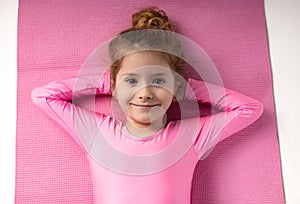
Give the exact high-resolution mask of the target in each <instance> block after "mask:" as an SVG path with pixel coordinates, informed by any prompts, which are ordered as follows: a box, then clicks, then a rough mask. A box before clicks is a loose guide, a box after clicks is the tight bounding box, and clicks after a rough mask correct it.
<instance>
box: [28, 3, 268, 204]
mask: <svg viewBox="0 0 300 204" xmlns="http://www.w3.org/2000/svg"><path fill="white" fill-rule="evenodd" d="M166 51H169V52H166ZM108 52H109V57H110V60H111V66H110V70H109V71H107V72H105V73H103V74H102V75H101V76H100V77H99V76H97V75H91V76H84V77H77V78H71V79H66V80H62V81H55V82H51V83H49V84H47V85H45V86H42V87H38V88H36V89H34V90H33V91H32V94H31V96H32V100H33V102H34V103H35V104H36V105H37V106H38V107H39V108H40V109H41V110H42V111H44V112H45V113H46V114H47V115H48V116H50V117H51V118H52V119H54V120H55V121H56V122H57V123H59V124H60V125H61V126H62V127H64V128H65V129H66V130H67V131H68V132H69V133H70V134H71V135H72V137H73V138H74V139H75V140H76V141H77V143H78V144H79V145H81V146H82V147H83V148H84V149H85V150H86V151H87V153H88V160H89V163H90V168H91V171H92V179H93V186H94V202H95V203H99V204H100V203H105V204H127V203H132V202H135V203H143V204H188V203H190V191H191V183H192V177H193V172H194V169H195V166H196V164H197V162H198V161H199V159H203V158H205V157H206V156H207V155H208V153H209V152H210V151H211V150H212V148H213V147H214V146H215V144H216V143H217V142H219V141H221V140H223V139H225V138H227V137H228V136H230V135H232V134H234V133H236V132H238V131H240V130H242V129H243V128H245V127H247V126H249V125H250V124H251V123H253V122H254V121H256V120H257V119H258V118H259V117H260V116H261V114H262V112H263V106H262V104H261V103H260V102H259V101H257V100H255V99H253V98H250V97H247V96H245V95H243V94H241V93H238V92H236V91H233V90H229V89H227V88H224V87H221V86H218V85H214V84H209V83H205V82H203V81H198V80H195V79H191V78H189V79H188V80H187V83H186V81H185V80H184V70H183V68H184V65H185V63H184V60H183V57H184V55H183V53H182V50H181V44H180V42H179V40H178V39H177V38H176V37H175V36H174V29H173V27H172V25H171V22H170V21H169V20H168V17H167V16H166V15H165V13H164V12H162V11H158V10H157V9H153V8H147V9H143V10H141V11H140V12H138V13H135V14H134V15H133V20H132V27H131V28H129V29H127V30H124V31H123V32H121V33H120V34H119V35H118V36H117V37H116V38H114V39H113V40H111V41H110V43H109V47H108ZM75 87H76V88H75ZM207 90H208V91H207ZM92 94H97V95H100V94H102V95H104V94H105V95H112V97H113V99H114V100H115V101H117V103H118V104H119V106H120V108H121V110H122V111H123V112H124V114H125V117H126V122H124V123H123V122H122V121H120V120H117V119H116V118H114V117H112V116H111V115H108V114H101V113H97V112H93V111H90V110H87V109H84V108H82V107H79V106H76V105H74V104H72V99H76V98H79V97H82V96H85V95H92ZM186 100H189V101H193V100H196V101H197V103H198V102H199V103H204V104H209V105H211V106H212V107H213V108H216V109H218V110H219V112H217V113H215V114H212V115H208V116H201V117H200V115H199V114H198V117H190V118H182V119H181V120H177V121H169V122H166V121H167V120H166V112H167V110H168V109H169V107H170V106H171V105H172V104H173V103H177V104H178V103H179V104H180V102H181V101H186ZM195 111H196V112H197V111H198V108H197V110H195ZM181 113H184V111H182V110H181ZM196 115H197V114H196Z"/></svg>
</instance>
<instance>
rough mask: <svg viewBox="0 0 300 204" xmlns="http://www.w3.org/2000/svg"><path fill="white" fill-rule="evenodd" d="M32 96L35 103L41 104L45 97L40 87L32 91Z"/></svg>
mask: <svg viewBox="0 0 300 204" xmlns="http://www.w3.org/2000/svg"><path fill="white" fill-rule="evenodd" d="M30 98H31V101H32V102H33V103H34V104H35V105H37V106H39V104H40V103H41V102H42V99H43V97H42V96H41V91H40V88H35V89H33V90H32V91H31V94H30Z"/></svg>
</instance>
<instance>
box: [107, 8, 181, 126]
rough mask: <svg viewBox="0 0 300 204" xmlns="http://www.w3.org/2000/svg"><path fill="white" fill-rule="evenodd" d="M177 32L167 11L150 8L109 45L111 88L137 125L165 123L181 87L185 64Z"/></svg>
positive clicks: (134, 17)
mask: <svg viewBox="0 0 300 204" xmlns="http://www.w3.org/2000/svg"><path fill="white" fill-rule="evenodd" d="M173 31H174V29H173V26H172V24H171V22H170V21H169V20H168V17H167V16H166V15H165V13H164V12H163V11H159V10H157V9H154V8H147V9H143V10H141V11H140V12H138V13H135V14H133V15H132V27H130V28H128V29H126V30H124V31H122V32H121V33H120V34H119V35H118V36H117V37H116V38H114V39H113V40H112V41H111V42H110V44H109V56H110V60H111V90H112V92H113V95H114V97H115V98H116V99H117V100H118V102H119V104H120V106H121V108H122V110H123V111H124V112H125V113H126V115H127V118H128V119H129V120H130V122H132V123H134V122H136V121H138V122H139V123H136V125H141V122H142V123H144V124H146V125H147V124H148V125H149V124H151V123H153V121H159V122H161V121H162V118H163V117H162V116H163V115H162V114H164V113H165V112H166V110H167V109H168V108H169V106H170V105H171V103H172V101H174V99H175V95H176V94H175V93H176V91H177V90H179V87H180V83H179V80H177V79H178V78H180V77H178V76H183V73H184V70H183V68H184V65H185V64H184V61H183V60H182V59H181V58H182V56H183V54H182V51H181V45H180V42H179V41H178V40H177V39H176V38H175V35H174V32H173ZM171 53H172V54H171Z"/></svg>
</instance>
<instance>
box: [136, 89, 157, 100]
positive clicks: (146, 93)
mask: <svg viewBox="0 0 300 204" xmlns="http://www.w3.org/2000/svg"><path fill="white" fill-rule="evenodd" d="M137 98H138V99H140V100H150V99H152V98H153V93H152V90H151V88H150V87H144V88H142V89H140V90H139V91H138V93H137Z"/></svg>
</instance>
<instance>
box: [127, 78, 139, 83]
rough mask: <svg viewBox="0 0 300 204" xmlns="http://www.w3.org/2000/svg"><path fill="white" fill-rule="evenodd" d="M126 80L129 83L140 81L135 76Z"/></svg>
mask: <svg viewBox="0 0 300 204" xmlns="http://www.w3.org/2000/svg"><path fill="white" fill-rule="evenodd" d="M125 82H126V83H128V84H136V83H137V82H138V81H137V80H136V79H134V78H129V79H126V80H125Z"/></svg>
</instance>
